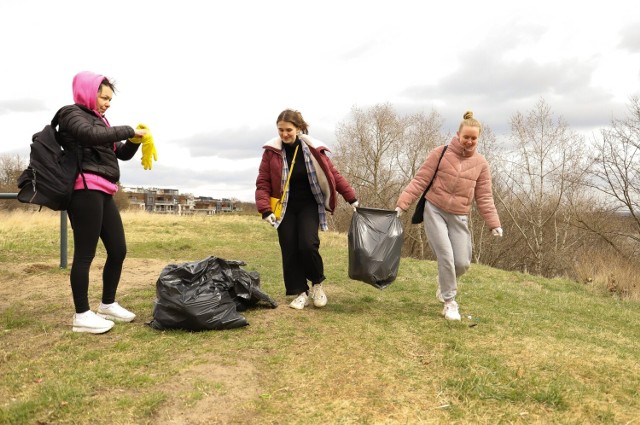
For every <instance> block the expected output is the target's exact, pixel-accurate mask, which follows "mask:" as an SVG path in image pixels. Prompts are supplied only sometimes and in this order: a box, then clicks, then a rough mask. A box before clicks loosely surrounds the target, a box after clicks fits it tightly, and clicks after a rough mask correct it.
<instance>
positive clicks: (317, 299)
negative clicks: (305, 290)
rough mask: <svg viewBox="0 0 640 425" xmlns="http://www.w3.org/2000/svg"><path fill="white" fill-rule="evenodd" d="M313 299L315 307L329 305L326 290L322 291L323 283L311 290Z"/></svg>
mask: <svg viewBox="0 0 640 425" xmlns="http://www.w3.org/2000/svg"><path fill="white" fill-rule="evenodd" d="M311 299H312V300H313V305H314V306H316V307H324V306H325V305H327V295H326V294H325V293H324V289H322V283H318V284H317V285H313V287H312V288H311Z"/></svg>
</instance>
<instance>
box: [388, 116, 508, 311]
mask: <svg viewBox="0 0 640 425" xmlns="http://www.w3.org/2000/svg"><path fill="white" fill-rule="evenodd" d="M481 130H482V126H481V125H480V122H479V121H477V120H476V119H475V118H473V112H466V113H465V114H464V117H463V121H462V122H461V123H460V127H459V129H458V132H457V133H456V136H455V137H454V138H453V139H452V140H451V142H450V143H449V145H448V147H447V150H446V151H445V152H444V155H443V156H442V160H441V161H440V162H439V163H438V160H439V159H440V156H441V154H442V151H443V149H445V146H439V147H437V148H435V149H434V150H433V151H431V153H429V155H428V156H427V159H426V160H425V161H424V163H423V164H422V166H421V167H420V169H419V170H418V172H417V173H416V175H415V176H414V178H413V180H411V182H409V184H408V185H407V187H406V188H405V189H404V191H403V192H402V194H400V197H399V198H398V202H397V203H396V211H397V213H398V216H400V215H402V214H403V213H404V211H406V210H407V209H408V208H409V206H410V205H411V204H412V203H413V202H414V201H415V200H416V199H418V197H420V196H422V194H423V193H424V190H425V188H426V187H427V185H428V184H429V182H430V181H431V179H432V178H433V176H434V174H435V173H436V170H437V175H436V177H435V179H434V180H433V185H432V186H431V188H430V189H429V191H428V192H427V194H426V196H425V198H426V203H425V207H424V230H425V232H426V234H427V240H428V241H429V246H430V247H431V249H432V250H433V253H434V254H435V255H436V258H437V259H438V278H437V279H438V282H437V285H438V288H437V290H436V297H437V298H438V300H439V301H440V302H443V303H444V310H443V312H442V314H443V316H444V317H445V319H447V320H460V312H459V311H458V303H457V302H456V293H457V289H458V278H459V277H460V276H462V275H463V274H464V273H465V272H466V271H467V270H468V269H469V266H470V265H471V234H470V233H469V227H468V223H467V222H468V215H469V211H470V210H471V204H472V203H473V201H474V200H475V202H476V205H477V207H478V211H479V212H480V215H481V216H482V218H483V219H484V221H485V222H486V223H487V225H488V226H489V229H491V233H492V234H493V235H495V236H502V228H501V227H500V219H499V218H498V212H497V211H496V207H495V204H494V201H493V193H492V189H491V172H490V170H489V164H488V163H487V160H486V159H485V158H484V156H482V155H481V154H479V153H478V152H477V151H476V147H477V145H478V137H480V132H481Z"/></svg>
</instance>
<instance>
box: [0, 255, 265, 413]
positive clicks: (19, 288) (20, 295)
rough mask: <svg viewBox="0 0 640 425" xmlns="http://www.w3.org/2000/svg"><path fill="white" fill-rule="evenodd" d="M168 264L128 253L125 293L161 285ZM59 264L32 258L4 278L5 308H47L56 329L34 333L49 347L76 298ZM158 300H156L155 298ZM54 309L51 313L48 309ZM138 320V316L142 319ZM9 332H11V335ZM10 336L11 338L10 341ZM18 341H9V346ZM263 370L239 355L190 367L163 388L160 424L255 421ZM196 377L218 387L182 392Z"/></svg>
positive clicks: (96, 269) (93, 298) (94, 294)
mask: <svg viewBox="0 0 640 425" xmlns="http://www.w3.org/2000/svg"><path fill="white" fill-rule="evenodd" d="M102 263H103V260H101V259H96V261H95V262H94V266H93V267H92V270H91V280H92V284H91V287H90V289H89V297H90V302H91V305H92V306H95V305H97V303H98V302H99V296H100V288H99V286H98V285H97V284H96V283H94V282H96V281H97V280H98V279H97V278H96V276H100V274H101V273H102V266H101V264H102ZM166 265H167V263H166V262H165V261H158V260H148V259H144V260H139V259H127V260H126V262H125V267H124V269H123V274H122V279H121V286H120V288H119V294H121V299H126V296H127V293H128V292H130V291H135V290H136V289H142V288H149V287H153V288H155V283H156V280H157V278H158V276H159V274H160V272H161V271H162V269H163V268H164V267H165V266H166ZM56 267H57V264H55V263H53V262H51V263H30V264H25V265H23V266H20V269H17V270H11V275H13V276H21V278H20V279H19V281H18V279H16V280H15V281H10V282H0V311H5V310H7V309H15V310H17V309H27V310H29V311H33V312H44V313H43V315H42V314H41V319H42V320H44V321H47V322H48V323H50V324H51V330H50V331H48V332H46V333H44V334H41V335H38V336H37V338H34V341H33V344H37V345H38V346H41V347H43V348H44V347H47V346H50V345H51V344H55V342H56V341H58V340H60V339H61V337H62V334H63V333H65V332H70V327H71V317H72V314H73V304H72V300H71V290H70V289H69V271H68V270H61V271H60V272H59V273H51V270H52V269H55V268H56ZM151 302H152V300H150V303H151ZM50 303H55V304H60V305H62V308H63V310H64V311H68V314H64V315H60V309H53V310H55V311H53V312H51V311H52V309H51V308H46V305H47V304H50ZM47 312H49V313H47ZM139 318H140V319H139V320H140V323H146V322H148V321H150V320H151V319H152V318H153V316H152V308H150V309H149V310H148V311H146V312H144V313H142V314H140V315H139ZM136 320H138V319H136ZM5 337H6V336H5ZM7 342H9V341H7ZM11 345H12V344H11V343H10V342H9V346H11ZM256 374H257V371H256V370H255V367H254V366H253V365H252V364H251V363H249V362H247V361H238V362H236V364H235V365H228V364H226V365H220V364H218V363H217V362H208V363H206V364H200V365H196V366H193V367H190V368H185V369H184V370H182V371H181V372H180V373H179V374H178V375H177V376H175V377H174V378H173V379H172V380H171V382H170V383H169V384H165V385H164V388H163V392H165V393H166V394H167V398H166V400H167V401H166V402H165V403H164V404H163V405H162V407H161V408H160V409H159V410H158V411H157V412H156V415H155V417H154V420H153V422H152V423H154V424H162V425H198V424H227V423H234V424H237V423H241V424H242V423H250V422H251V416H252V412H251V408H250V402H251V401H252V400H255V399H256V398H257V397H258V396H259V388H258V387H257V382H258V379H257V376H256ZM194 382H197V383H198V384H199V385H201V386H202V387H203V388H212V389H214V390H212V391H211V392H210V393H209V392H207V391H203V394H204V396H202V397H200V398H199V399H197V400H196V401H194V400H193V399H185V397H184V396H183V397H182V398H181V396H180V395H184V394H189V393H190V392H192V391H193V389H194Z"/></svg>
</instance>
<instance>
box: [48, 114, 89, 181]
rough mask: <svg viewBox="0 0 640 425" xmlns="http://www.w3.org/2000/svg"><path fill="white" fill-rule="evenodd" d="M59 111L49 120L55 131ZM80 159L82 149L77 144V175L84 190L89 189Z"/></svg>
mask: <svg viewBox="0 0 640 425" xmlns="http://www.w3.org/2000/svg"><path fill="white" fill-rule="evenodd" d="M61 110H62V109H58V112H56V114H55V115H54V116H53V118H52V119H51V127H53V129H54V130H56V129H57V127H58V124H59V121H60V119H59V117H60V111H61ZM56 134H57V130H56ZM82 157H83V152H82V147H81V146H80V145H79V144H78V146H77V149H76V166H77V167H78V170H79V174H80V175H81V176H82V182H83V183H84V188H85V189H89V187H88V186H87V179H86V178H85V177H84V173H83V172H82Z"/></svg>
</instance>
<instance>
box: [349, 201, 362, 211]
mask: <svg viewBox="0 0 640 425" xmlns="http://www.w3.org/2000/svg"><path fill="white" fill-rule="evenodd" d="M350 205H351V207H352V208H353V212H356V208H358V206H359V205H360V203H359V202H358V201H355V202H353V203H352V204H350Z"/></svg>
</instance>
